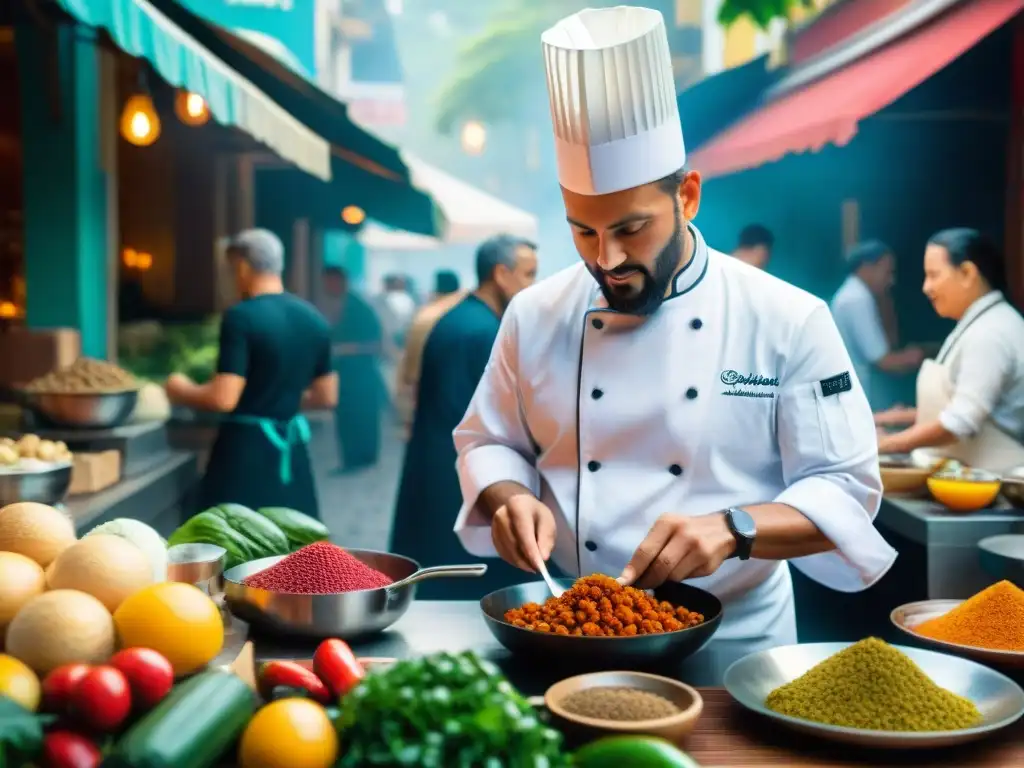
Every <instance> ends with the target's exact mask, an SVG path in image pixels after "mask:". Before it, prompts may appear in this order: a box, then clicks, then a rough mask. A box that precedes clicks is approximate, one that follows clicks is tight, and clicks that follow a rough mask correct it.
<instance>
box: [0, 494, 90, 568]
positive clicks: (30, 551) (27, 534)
mask: <svg viewBox="0 0 1024 768" xmlns="http://www.w3.org/2000/svg"><path fill="white" fill-rule="evenodd" d="M74 543H75V526H74V524H73V523H72V522H71V519H70V518H69V517H68V516H67V515H65V514H64V513H63V512H60V511H59V510H56V509H54V508H53V507H48V506H47V505H46V504H36V503H35V502H32V501H21V502H18V503H16V504H8V505H7V506H6V507H4V508H3V509H0V551H4V552H17V553H18V554H19V555H25V557H29V558H31V559H33V560H35V561H36V562H37V563H39V565H41V566H42V567H43V568H45V567H46V566H48V565H49V564H50V563H52V562H53V561H54V560H55V559H56V558H57V555H59V554H60V553H61V552H63V551H64V550H65V549H67V548H68V547H70V546H71V545H72V544H74Z"/></svg>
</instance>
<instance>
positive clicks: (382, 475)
mask: <svg viewBox="0 0 1024 768" xmlns="http://www.w3.org/2000/svg"><path fill="white" fill-rule="evenodd" d="M399 434H400V433H399V428H398V426H397V425H396V424H395V421H394V419H393V418H392V417H391V416H390V415H385V417H384V425H383V427H382V431H381V454H380V461H378V462H377V464H376V465H375V466H373V467H371V468H369V469H364V470H361V471H358V472H354V473H352V474H341V475H339V474H337V473H336V472H335V469H336V468H337V466H338V449H337V446H336V445H335V442H334V425H333V423H332V422H331V420H330V419H329V418H327V419H324V421H323V422H321V423H320V424H318V425H317V427H316V428H315V429H314V431H313V439H312V443H311V445H310V451H311V453H312V455H313V461H314V464H315V468H316V475H317V490H318V492H319V494H320V514H321V516H322V517H323V521H324V523H325V524H326V525H327V526H328V527H329V528H330V530H331V539H332V540H333V541H334V542H335V543H336V544H339V545H341V546H345V547H354V548H357V549H380V550H384V549H387V545H388V537H389V536H390V534H391V522H392V518H393V516H394V506H395V494H396V492H397V489H398V478H399V474H400V473H401V471H402V457H403V454H404V452H405V443H403V442H402V440H401V439H400V436H399Z"/></svg>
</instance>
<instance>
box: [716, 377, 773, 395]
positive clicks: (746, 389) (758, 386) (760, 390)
mask: <svg viewBox="0 0 1024 768" xmlns="http://www.w3.org/2000/svg"><path fill="white" fill-rule="evenodd" d="M719 379H721V381H722V383H723V384H725V386H727V387H730V389H723V390H722V394H723V395H726V396H728V397H763V398H773V397H775V390H776V389H777V388H778V386H779V378H778V376H763V375H761V374H759V373H748V374H746V375H743V374H742V373H740V372H739V371H733V370H728V371H722V374H721V375H720V376H719Z"/></svg>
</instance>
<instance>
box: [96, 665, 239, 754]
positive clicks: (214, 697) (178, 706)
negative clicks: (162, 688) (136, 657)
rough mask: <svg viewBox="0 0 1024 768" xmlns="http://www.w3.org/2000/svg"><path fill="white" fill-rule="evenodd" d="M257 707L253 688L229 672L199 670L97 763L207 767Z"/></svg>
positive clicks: (228, 744)
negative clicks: (198, 672)
mask: <svg viewBox="0 0 1024 768" xmlns="http://www.w3.org/2000/svg"><path fill="white" fill-rule="evenodd" d="M255 711H256V699H255V697H254V695H253V692H252V689H251V688H249V686H248V685H246V684H245V682H244V681H243V680H242V679H241V678H240V677H238V676H237V675H234V674H232V673H230V672H220V671H216V672H202V673H200V674H198V675H196V676H195V677H192V678H189V679H188V680H186V681H185V682H183V683H181V685H179V686H177V687H176V688H175V689H174V690H173V691H171V693H170V695H169V696H168V697H167V698H166V699H164V700H163V701H162V702H160V703H159V704H157V706H156V707H155V708H154V709H153V710H152V711H151V712H150V713H149V714H147V715H145V716H143V718H142V719H141V720H139V722H137V723H136V724H135V725H133V726H132V727H131V728H130V729H129V730H128V732H127V733H125V735H124V736H122V737H121V739H120V740H119V741H118V742H117V744H116V745H115V746H114V749H113V751H112V752H111V753H110V755H108V756H107V758H106V759H104V761H103V762H102V763H101V768H210V766H213V765H216V764H217V763H218V761H220V759H221V758H222V757H223V756H224V754H225V753H226V752H227V751H228V749H230V747H231V746H232V745H233V744H234V743H235V741H236V740H237V739H238V737H239V736H241V734H242V731H244V730H245V726H246V725H248V723H249V720H250V719H252V716H253V714H254V713H255Z"/></svg>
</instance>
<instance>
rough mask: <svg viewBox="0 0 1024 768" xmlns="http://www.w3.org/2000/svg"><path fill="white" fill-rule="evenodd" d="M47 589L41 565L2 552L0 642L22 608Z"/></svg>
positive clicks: (0, 570) (0, 561) (0, 563)
mask: <svg viewBox="0 0 1024 768" xmlns="http://www.w3.org/2000/svg"><path fill="white" fill-rule="evenodd" d="M45 589H46V577H45V576H44V574H43V569H42V568H41V567H40V566H39V563H37V562H36V561H35V560H33V559H31V558H28V557H25V556H24V555H19V554H18V553H17V552H0V641H2V639H3V636H4V630H5V629H6V628H7V625H8V624H10V622H11V619H13V618H14V615H15V614H16V613H17V612H18V611H19V610H21V606H23V605H24V604H25V603H27V602H28V601H29V600H31V599H32V598H33V597H35V596H36V595H38V594H40V593H41V592H43V591H44V590H45ZM2 644H3V643H2V642H0V645H2Z"/></svg>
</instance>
